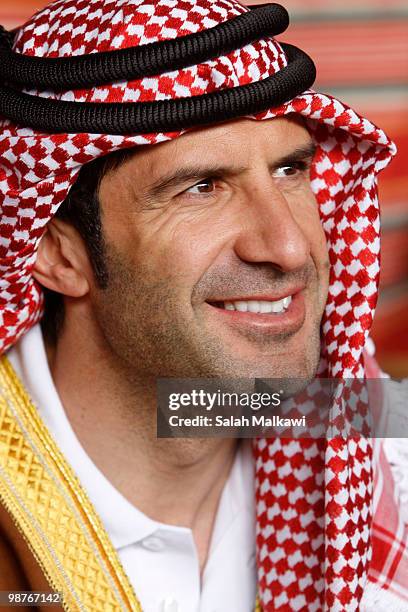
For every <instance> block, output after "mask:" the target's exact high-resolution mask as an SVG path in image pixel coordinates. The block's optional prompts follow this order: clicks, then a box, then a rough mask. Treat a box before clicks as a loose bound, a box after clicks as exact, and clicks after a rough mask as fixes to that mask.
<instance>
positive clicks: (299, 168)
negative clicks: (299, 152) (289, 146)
mask: <svg viewBox="0 0 408 612" xmlns="http://www.w3.org/2000/svg"><path fill="white" fill-rule="evenodd" d="M306 169H307V164H306V163H305V162H296V163H295V164H290V165H288V166H281V167H280V168H276V170H275V171H274V173H273V175H274V176H275V177H277V178H281V177H286V176H289V177H290V176H297V175H298V174H301V173H302V172H304V170H306Z"/></svg>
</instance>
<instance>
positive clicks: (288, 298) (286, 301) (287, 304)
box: [283, 295, 292, 310]
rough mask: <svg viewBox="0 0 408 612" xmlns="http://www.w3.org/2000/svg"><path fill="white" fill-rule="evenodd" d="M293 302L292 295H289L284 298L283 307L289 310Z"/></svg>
mask: <svg viewBox="0 0 408 612" xmlns="http://www.w3.org/2000/svg"><path fill="white" fill-rule="evenodd" d="M291 302H292V296H291V295H288V297H285V298H283V307H284V309H285V310H287V309H288V308H289V306H290V303H291Z"/></svg>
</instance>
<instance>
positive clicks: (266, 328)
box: [206, 289, 306, 336]
mask: <svg viewBox="0 0 408 612" xmlns="http://www.w3.org/2000/svg"><path fill="white" fill-rule="evenodd" d="M206 306H207V307H208V308H210V309H211V310H208V312H209V313H210V314H211V315H213V316H216V317H218V320H219V321H220V322H222V323H227V324H230V325H232V326H233V327H235V328H238V329H239V328H242V329H243V330H244V329H245V330H246V331H250V330H251V329H253V330H254V331H256V332H259V331H260V330H261V331H262V332H263V333H264V334H265V335H271V336H274V335H282V334H284V335H292V334H294V333H296V332H297V331H299V330H300V329H301V327H302V325H303V323H304V321H305V316H306V307H305V299H304V290H303V289H300V290H295V291H293V292H292V291H291V292H290V293H289V292H287V293H286V295H282V296H279V297H278V298H276V297H275V296H273V297H272V296H241V297H239V298H236V299H231V298H228V299H224V300H222V299H219V300H216V301H211V302H206Z"/></svg>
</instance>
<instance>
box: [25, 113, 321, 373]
mask: <svg viewBox="0 0 408 612" xmlns="http://www.w3.org/2000/svg"><path fill="white" fill-rule="evenodd" d="M313 153H314V144H313V141H312V139H311V137H310V135H309V132H308V130H307V129H306V128H305V126H304V123H303V122H302V121H301V120H299V119H298V118H295V117H294V116H290V117H288V118H281V119H272V120H270V121H265V122H260V123H258V122H254V121H251V120H239V121H234V122H230V123H225V124H222V125H219V126H216V127H211V128H206V129H202V130H198V131H195V132H191V133H188V134H186V135H184V136H183V137H181V138H180V139H178V140H177V141H174V142H170V143H163V144H161V145H157V146H155V147H144V148H142V149H141V150H139V151H137V152H134V153H132V154H129V153H128V154H127V155H126V157H125V159H122V160H121V163H120V164H119V165H118V164H117V163H111V164H110V166H109V165H108V166H107V167H105V173H104V176H103V178H102V180H101V181H100V185H99V190H98V198H97V200H98V202H97V204H98V203H99V207H100V219H101V228H102V231H101V235H100V236H98V235H96V236H95V237H94V239H93V240H91V241H89V240H88V248H87V246H86V244H85V243H84V241H83V240H81V239H80V238H79V237H78V235H77V233H76V232H71V231H68V232H67V227H66V225H65V224H64V223H62V222H61V219H58V220H57V221H56V222H55V223H54V224H53V227H52V229H50V231H49V232H48V234H47V235H46V236H45V237H44V239H43V244H42V247H41V248H40V254H39V258H38V261H37V266H36V273H35V274H36V277H37V279H38V280H39V281H40V282H41V283H42V284H43V285H45V286H46V287H48V288H49V289H52V290H54V291H58V292H60V293H62V294H65V295H66V296H67V299H66V300H65V309H66V311H67V309H70V307H71V305H72V304H73V302H74V301H75V300H79V301H81V302H82V304H83V305H84V306H86V308H85V309H84V311H82V312H85V310H86V312H87V316H89V317H92V318H94V319H95V320H96V321H97V324H98V327H97V328H98V333H100V334H101V336H102V337H103V339H104V341H105V342H106V343H107V345H108V346H109V349H110V351H111V352H112V354H114V355H115V356H116V358H117V359H118V360H119V361H122V360H123V361H124V362H125V364H126V366H127V368H128V369H133V371H134V372H135V373H136V372H139V373H140V374H143V375H150V376H153V377H154V376H179V377H183V376H186V377H187V376H203V377H205V376H214V375H216V376H225V377H234V376H235V377H236V376H263V377H299V378H306V379H310V378H312V377H313V376H314V373H315V371H316V368H317V365H318V362H319V356H320V322H321V317H322V314H323V310H324V306H325V303H326V299H327V291H328V256H327V246H326V240H325V236H324V231H323V228H322V225H321V221H320V217H319V213H318V209H317V204H316V200H315V197H314V195H313V193H312V190H311V187H310V176H309V170H310V165H311V162H312V158H313ZM91 180H92V177H91ZM94 180H95V179H94ZM89 204H90V207H91V209H93V212H92V214H93V215H94V213H95V201H94V202H89ZM63 211H64V205H63V206H62V208H61V212H62V218H63V216H64V212H63ZM94 219H95V216H94ZM77 227H78V226H77ZM78 229H79V230H80V233H82V235H84V232H83V231H82V230H81V228H80V227H79V228H78ZM95 231H98V230H97V228H95ZM96 243H99V247H98V248H96V250H95V244H96ZM61 245H63V247H61ZM70 245H71V247H70ZM101 246H102V247H103V248H102V249H101V248H100V247H101ZM89 256H90V261H91V263H92V262H93V265H90V263H89ZM58 257H60V258H61V259H60V265H58V266H56V265H55V262H56V261H58ZM71 258H72V261H71ZM50 264H51V265H50ZM79 287H80V289H79ZM284 298H286V301H284V302H283V299H284ZM242 310H247V312H242ZM265 311H266V312H265ZM67 321H71V323H72V324H73V325H77V324H78V321H75V318H74V319H71V317H69V316H68V318H67Z"/></svg>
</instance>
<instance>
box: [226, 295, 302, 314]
mask: <svg viewBox="0 0 408 612" xmlns="http://www.w3.org/2000/svg"><path fill="white" fill-rule="evenodd" d="M291 302H292V297H291V296H290V295H289V296H288V297H285V298H283V299H282V300H276V301H275V302H270V301H266V300H248V301H243V300H238V301H236V302H224V308H225V310H238V311H239V312H255V313H258V314H271V313H275V314H278V313H281V312H285V310H287V309H288V308H289V306H290V304H291Z"/></svg>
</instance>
